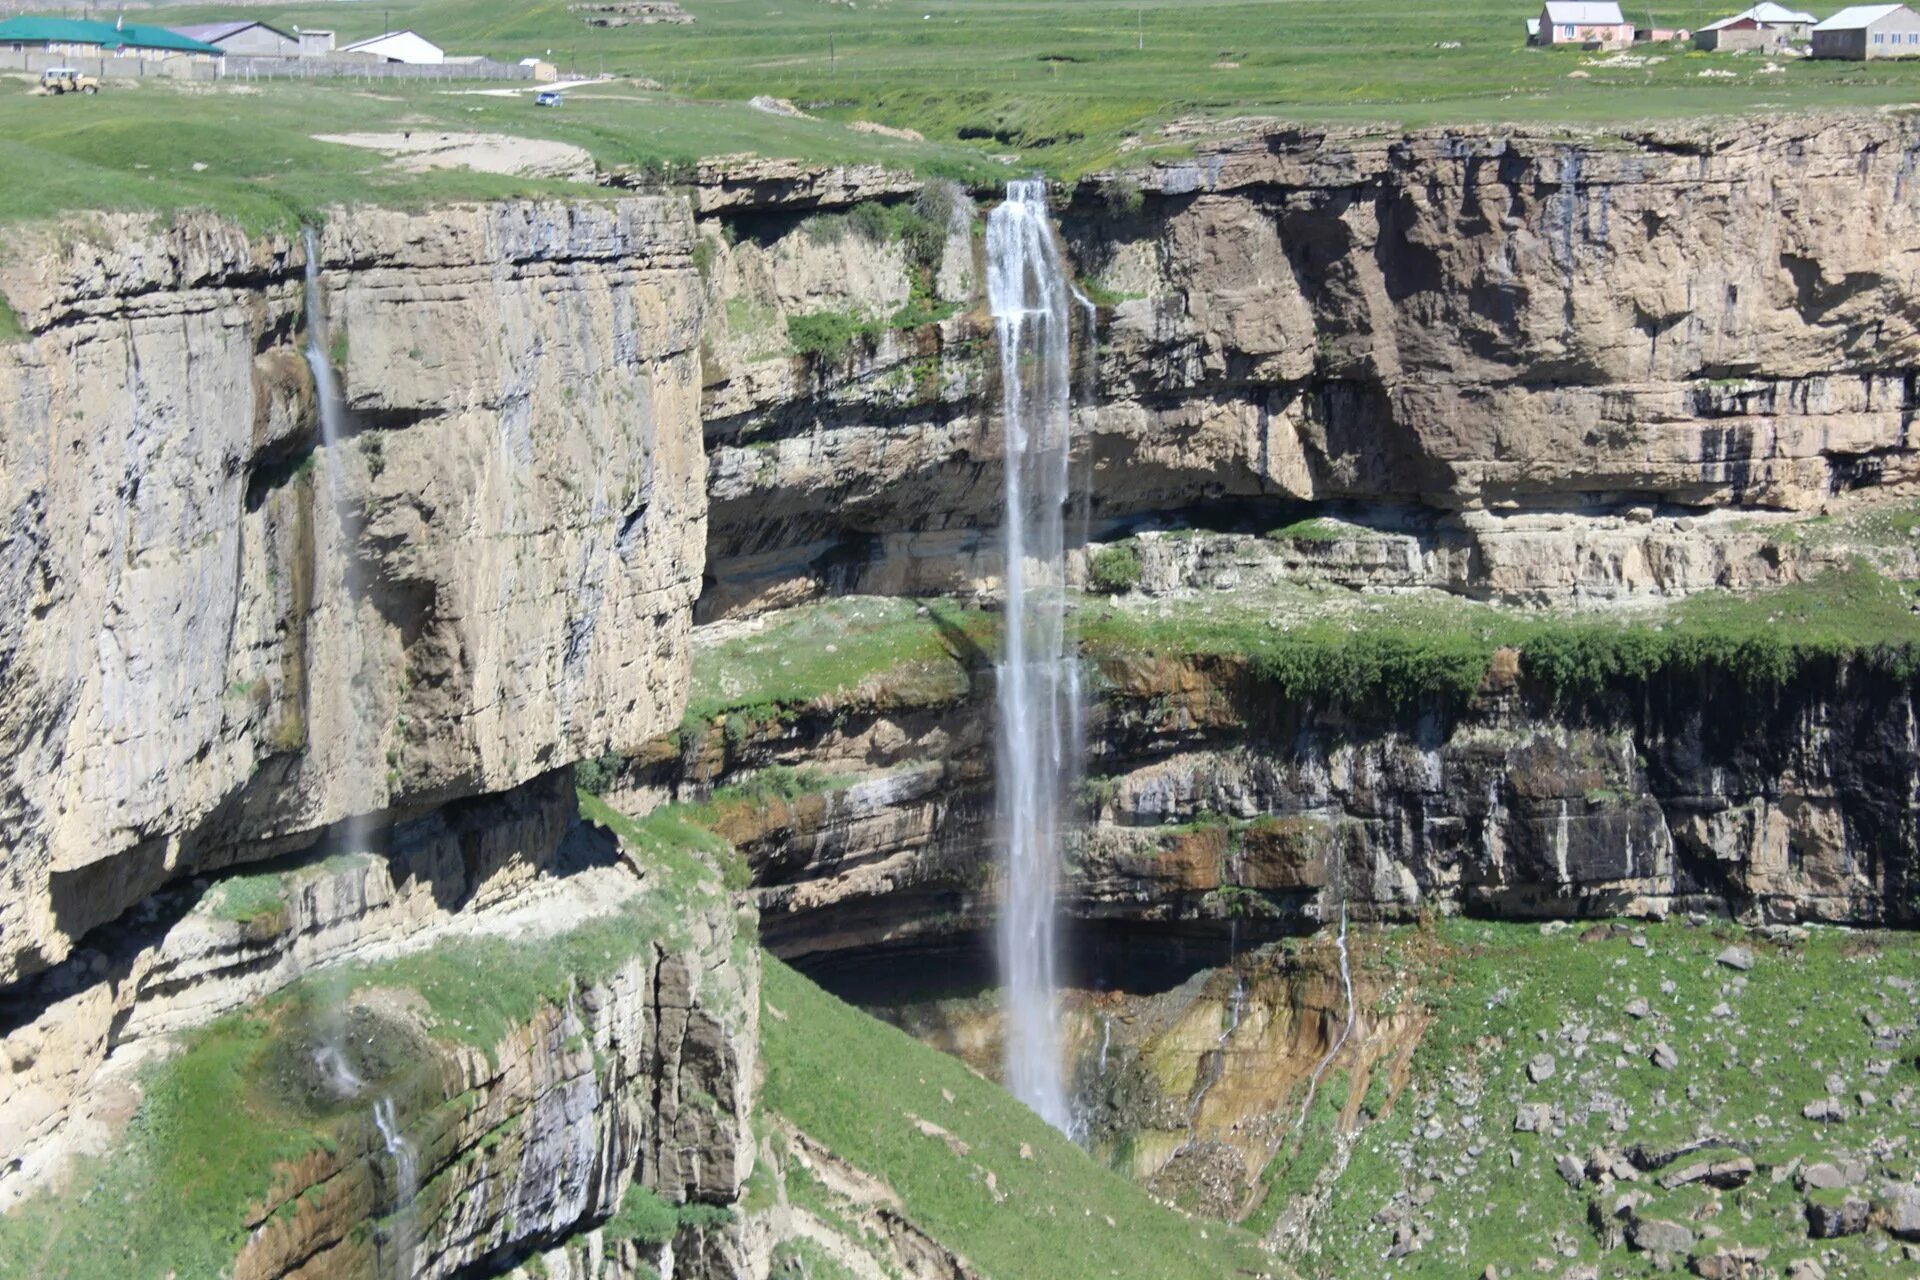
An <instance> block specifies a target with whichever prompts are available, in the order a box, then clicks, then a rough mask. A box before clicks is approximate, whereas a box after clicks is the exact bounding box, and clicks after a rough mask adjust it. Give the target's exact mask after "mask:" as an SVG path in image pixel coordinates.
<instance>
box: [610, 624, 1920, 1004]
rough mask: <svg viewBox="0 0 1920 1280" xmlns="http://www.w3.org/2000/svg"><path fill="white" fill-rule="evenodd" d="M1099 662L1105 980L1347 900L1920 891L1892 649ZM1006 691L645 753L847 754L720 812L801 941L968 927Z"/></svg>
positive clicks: (772, 913) (776, 759) (901, 945)
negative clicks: (1388, 669) (1621, 668)
mask: <svg viewBox="0 0 1920 1280" xmlns="http://www.w3.org/2000/svg"><path fill="white" fill-rule="evenodd" d="M866 687H867V688H884V683H883V682H880V681H871V682H869V683H868V685H867V686H866ZM1091 687H1093V688H1094V689H1096V690H1098V694H1097V696H1096V698H1095V700H1094V705H1093V707H1092V708H1091V713H1090V716H1089V721H1088V744H1087V745H1088V763H1087V776H1086V778H1085V779H1084V781H1083V782H1082V783H1081V784H1080V787H1079V788H1078V793H1077V800H1078V802H1079V804H1080V805H1081V807H1082V811H1083V813H1084V815H1085V817H1086V819H1087V823H1088V825H1087V826H1086V828H1085V829H1084V831H1082V832H1080V833H1077V835H1076V838H1075V839H1074V841H1073V842H1072V843H1071V844H1070V846H1069V848H1068V849H1067V851H1066V859H1067V861H1066V878H1065V882H1064V884H1063V887H1062V902H1063V909H1064V910H1065V911H1067V912H1068V913H1069V914H1070V915H1071V916H1073V917H1074V918H1075V919H1076V920H1077V921H1078V926H1077V929H1076V942H1075V946H1076V948H1077V949H1078V950H1079V951H1080V953H1081V960H1079V961H1077V962H1076V965H1074V966H1069V967H1070V968H1077V967H1079V966H1090V967H1088V968H1086V970H1085V973H1086V976H1087V979H1088V980H1089V981H1093V980H1094V979H1096V978H1099V977H1102V976H1106V977H1111V976H1112V973H1113V972H1115V971H1116V970H1117V969H1124V968H1126V967H1127V966H1129V965H1131V964H1134V963H1135V962H1137V961H1140V960H1141V959H1142V956H1143V953H1142V952H1141V950H1140V948H1141V947H1142V946H1144V947H1145V948H1146V951H1147V952H1151V953H1154V954H1155V955H1157V956H1158V959H1159V960H1160V961H1163V962H1164V963H1165V965H1167V966H1171V967H1172V968H1175V969H1177V968H1178V967H1179V966H1180V965H1181V964H1185V963H1189V962H1191V963H1202V962H1204V963H1207V964H1214V963H1219V962H1220V961H1221V960H1222V958H1223V957H1224V955H1225V954H1226V948H1227V946H1228V944H1229V941H1230V939H1231V938H1235V937H1237V938H1238V939H1239V940H1240V941H1241V942H1242V943H1243V944H1244V943H1246V942H1248V941H1251V940H1253V939H1256V938H1259V937H1263V936H1265V937H1271V936H1275V935H1278V934H1285V933H1293V932H1299V931H1302V930H1311V929H1313V928H1316V927H1318V925H1319V924H1321V923H1324V922H1326V921H1328V920H1330V919H1332V918H1334V917H1336V916H1337V915H1338V913H1339V911H1340V909H1341V907H1342V905H1343V904H1344V905H1345V907H1346V908H1347V909H1348V910H1349V912H1350V913H1351V914H1352V915H1353V916H1354V917H1355V918H1360V919H1366V918H1373V919H1382V920H1406V919H1413V918H1417V917H1418V916H1419V915H1420V914H1421V913H1423V912H1426V911H1440V912H1446V913H1451V912H1468V913H1475V914H1489V915H1494V916H1499V917H1507V918H1511V917H1516V916H1517V917H1522V918H1525V917H1539V918H1557V917H1567V916H1576V917H1577V916H1609V915H1617V914H1621V913H1633V914H1664V913H1667V912H1670V911H1679V910H1704V911H1708V912H1710V913H1714V914H1721V913H1728V914H1732V915H1735V916H1738V917H1741V918H1744V919H1747V920H1750V921H1755V922H1760V921H1792V920H1819V921H1831V922H1837V923H1853V924H1867V923H1889V924H1908V923H1911V922H1913V921H1914V920H1915V919H1916V918H1920V897H1917V896H1916V889H1915V869H1914V865H1913V857H1912V850H1913V848H1914V847H1915V840H1916V832H1915V816H1914V814H1915V809H1914V804H1913V799H1912V798H1913V796H1914V795H1916V794H1920V728H1917V727H1916V726H1920V717H1917V716H1916V714H1915V698H1916V687H1915V684H1914V681H1913V679H1912V678H1911V677H1908V676H1901V675H1899V674H1897V673H1896V672H1895V671H1893V670H1889V669H1887V668H1884V667H1881V666H1877V665H1876V664H1874V663H1873V662H1872V661H1870V660H1867V659H1858V660H1841V659H1819V658H1810V659H1808V660H1806V661H1805V662H1803V663H1802V664H1801V665H1800V666H1799V668H1798V669H1797V670H1796V672H1795V673H1794V674H1793V675H1792V676H1791V678H1789V679H1787V680H1786V681H1785V682H1783V683H1781V684H1778V685H1774V684H1772V683H1769V682H1750V681H1748V680H1746V679H1745V678H1743V677H1742V676H1741V675H1740V674H1738V673H1737V672H1734V671H1730V670H1723V669H1705V670H1700V671H1687V670H1677V669H1676V670H1668V671H1665V672H1661V673H1656V674H1654V675H1652V676H1649V677H1647V678H1644V679H1640V678H1633V679H1625V678H1623V679H1620V680H1617V681H1615V682H1613V683H1611V684H1609V685H1607V686H1606V687H1604V688H1602V689H1599V690H1595V691H1591V692H1584V693H1579V694H1573V693H1567V692H1564V691H1563V692H1560V693H1556V692H1555V691H1553V690H1552V689H1549V688H1546V687H1543V686H1541V685H1539V684H1537V683H1535V682H1532V681H1530V680H1529V679H1528V678H1527V677H1526V676H1525V674H1524V673H1523V671H1522V668H1521V664H1520V663H1519V661H1518V658H1517V655H1516V654H1514V653H1513V652H1512V651H1511V650H1501V651H1498V652H1497V653H1496V656H1495V660H1494V662H1493V664H1492V666H1491V668H1490V670H1489V672H1488V674H1487V678H1486V682H1485V684H1484V685H1483V687H1482V688H1481V690H1480V691H1479V692H1478V693H1477V694H1476V695H1474V696H1473V697H1471V698H1469V699H1467V700H1465V701H1464V702H1461V703H1458V704H1453V703H1448V702H1446V701H1444V700H1441V699H1439V698H1429V699H1420V700H1416V701H1414V702H1412V703H1407V704H1401V705H1389V704H1384V703H1378V702H1373V701H1361V702H1347V701H1339V700H1332V699H1329V698H1327V697H1324V696H1316V697H1311V698H1298V697H1293V696H1290V695H1289V694H1288V693H1287V692H1286V691H1285V690H1284V689H1283V688H1282V687H1281V686H1280V685H1279V684H1278V683H1276V682H1274V680H1272V679H1269V678H1267V677H1264V676H1262V675H1261V674H1260V672H1259V671H1258V670H1257V669H1256V668H1255V666H1254V665H1253V664H1252V663H1250V662H1248V661H1247V660H1245V659H1243V658H1238V657H1234V656H1212V657H1177V656H1169V655H1161V656H1157V657H1156V656H1153V655H1150V654H1145V653H1142V654H1139V655H1131V656H1115V657H1106V658H1102V659H1101V660H1100V661H1099V662H1098V663H1097V664H1096V669H1095V671H1094V673H1093V676H1092V679H1091ZM990 689H991V684H990V673H985V672H983V673H982V674H981V676H980V679H979V681H978V687H977V688H975V689H974V690H971V691H967V692H963V693H955V694H951V695H949V696H946V697H943V698H940V699H939V700H937V701H936V702H934V703H932V704H929V705H925V706H921V707H917V708H910V707H905V706H902V705H899V704H898V703H897V702H889V701H888V700H887V699H886V698H885V697H884V696H883V697H882V698H881V702H882V703H886V704H887V705H885V707H884V709H883V708H882V707H880V706H870V707H863V706H859V705H848V704H846V703H844V702H843V703H842V704H841V705H839V706H837V707H836V708H835V709H834V710H833V711H832V712H831V713H824V712H823V713H821V714H818V715H814V714H808V713H801V714H797V715H789V716H787V717H784V718H782V719H779V720H773V721H760V722H756V723H753V724H751V725H749V726H746V727H742V726H734V727H733V729H731V730H730V731H727V732H724V733H723V732H722V731H721V730H719V729H718V728H716V729H715V730H713V731H712V733H711V734H710V735H709V737H710V739H711V740H714V741H720V740H724V741H725V742H726V744H727V745H726V749H725V751H724V752H720V751H713V752H693V753H688V754H686V755H684V756H678V757H673V758H671V759H668V760H662V761H660V762H657V763H655V764H654V765H652V766H649V767H648V768H647V770H646V771H645V773H646V776H647V778H648V779H649V783H650V785H651V786H652V787H653V788H655V790H656V791H657V792H659V793H661V794H675V795H679V796H682V797H688V796H699V795H704V794H706V793H707V791H708V790H709V789H711V788H713V787H716V786H722V785H726V784H728V783H732V782H737V781H739V780H740V779H742V778H747V777H751V776H752V774H753V773H754V771H756V770H764V769H767V768H769V767H784V768H786V769H789V770H791V769H795V768H799V769H809V768H810V769H811V770H812V771H813V776H815V777H817V778H822V779H832V781H831V783H830V785H828V786H827V787H826V789H824V790H822V791H819V792H809V793H804V794H800V795H795V796H788V797H784V798H769V799H765V800H761V801H757V802H741V803H737V804H734V805H731V806H728V807H726V808H724V809H723V811H722V815H721V817H720V819H719V826H720V829H721V830H722V831H723V832H724V833H725V834H726V835H727V836H728V838H729V839H731V840H732V841H733V842H734V844H735V845H736V847H737V848H738V849H739V850H740V851H741V852H742V853H743V854H744V855H745V856H746V858H747V860H748V862H749V865H750V866H751V868H752V871H753V877H754V883H755V896H756V899H757V901H758V902H759V905H760V907H761V910H762V912H763V931H764V935H765V937H766V939H767V941H768V945H769V946H770V947H772V948H773V949H774V950H775V951H776V952H778V953H779V954H781V955H783V956H787V957H792V958H794V959H796V960H797V961H801V962H804V963H808V964H810V965H813V966H815V967H819V966H823V965H825V966H831V965H832V964H833V963H835V961H834V957H835V956H841V957H845V958H849V959H852V960H855V961H857V962H860V963H865V961H866V959H867V958H869V957H872V956H876V955H885V954H887V953H889V952H894V953H903V954H907V953H922V954H933V953H939V952H941V951H943V950H949V951H952V950H956V949H957V951H959V952H965V951H966V950H967V948H969V947H972V946H974V945H975V944H976V943H977V942H978V941H979V939H980V936H981V935H982V934H983V933H984V932H985V931H987V930H989V929H990V928H991V923H992V920H993V917H994V913H995V910H996V905H997V894H998V891H999V886H998V880H997V873H996V865H997V864H996V854H995V847H996V846H995V840H994V829H993V820H992V782H991V777H992V770H991V760H992V736H991V724H992V714H993V712H992V699H991V696H990ZM903 750H904V751H906V752H907V753H908V754H909V755H912V756H916V757H919V760H918V763H915V764H902V763H901V761H900V759H899V758H898V755H897V754H896V753H898V752H900V751H903ZM1129 939H1133V940H1135V943H1130V942H1129V941H1128V940H1129ZM1136 943H1137V944H1138V945H1136Z"/></svg>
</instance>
